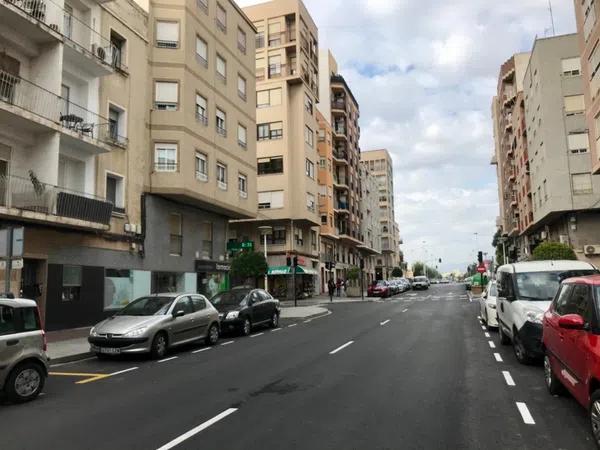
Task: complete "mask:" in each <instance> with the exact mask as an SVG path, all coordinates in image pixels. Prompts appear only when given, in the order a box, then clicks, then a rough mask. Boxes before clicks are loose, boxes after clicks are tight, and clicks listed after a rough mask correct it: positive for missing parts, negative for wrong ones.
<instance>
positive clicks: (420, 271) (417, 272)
mask: <svg viewBox="0 0 600 450" xmlns="http://www.w3.org/2000/svg"><path fill="white" fill-rule="evenodd" d="M422 275H425V264H423V263H422V262H421V261H417V262H416V263H414V264H413V276H415V277H420V276H422Z"/></svg>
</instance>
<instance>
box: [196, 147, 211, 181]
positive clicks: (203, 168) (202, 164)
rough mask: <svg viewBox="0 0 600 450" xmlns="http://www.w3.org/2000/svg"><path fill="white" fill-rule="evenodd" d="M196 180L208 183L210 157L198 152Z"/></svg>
mask: <svg viewBox="0 0 600 450" xmlns="http://www.w3.org/2000/svg"><path fill="white" fill-rule="evenodd" d="M196 180H199V181H208V156H206V154H204V153H201V152H196Z"/></svg>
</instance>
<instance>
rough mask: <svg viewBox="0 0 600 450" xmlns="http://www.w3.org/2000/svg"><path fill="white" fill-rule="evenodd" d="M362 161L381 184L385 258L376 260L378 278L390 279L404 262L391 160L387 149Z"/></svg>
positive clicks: (363, 155) (369, 153)
mask: <svg viewBox="0 0 600 450" xmlns="http://www.w3.org/2000/svg"><path fill="white" fill-rule="evenodd" d="M361 161H362V162H363V164H364V167H365V168H368V169H369V171H370V173H371V175H372V176H373V177H375V179H376V180H377V184H378V189H377V193H378V198H379V206H378V207H379V223H380V226H381V251H382V255H381V256H377V257H376V267H375V271H376V278H377V279H388V278H390V277H391V273H392V270H393V269H394V267H399V266H400V264H401V262H402V261H401V260H400V259H401V258H400V243H401V239H400V230H399V228H398V226H397V224H396V219H395V217H396V216H395V209H394V169H393V162H392V157H391V156H390V154H389V152H388V151H387V150H385V149H378V150H369V151H364V152H362V153H361Z"/></svg>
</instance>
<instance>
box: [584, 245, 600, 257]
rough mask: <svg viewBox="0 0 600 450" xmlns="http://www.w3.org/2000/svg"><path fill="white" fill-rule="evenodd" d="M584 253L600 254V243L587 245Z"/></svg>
mask: <svg viewBox="0 0 600 450" xmlns="http://www.w3.org/2000/svg"><path fill="white" fill-rule="evenodd" d="M583 253H585V254H586V255H600V245H585V246H584V247H583Z"/></svg>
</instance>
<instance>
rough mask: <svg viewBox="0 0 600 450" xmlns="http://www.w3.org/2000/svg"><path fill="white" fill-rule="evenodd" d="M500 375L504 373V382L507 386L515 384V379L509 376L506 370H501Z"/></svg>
mask: <svg viewBox="0 0 600 450" xmlns="http://www.w3.org/2000/svg"><path fill="white" fill-rule="evenodd" d="M502 375H504V379H505V380H506V384H508V385H509V386H516V385H515V380H513V378H512V377H511V376H510V372H509V371H508V370H503V371H502Z"/></svg>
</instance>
